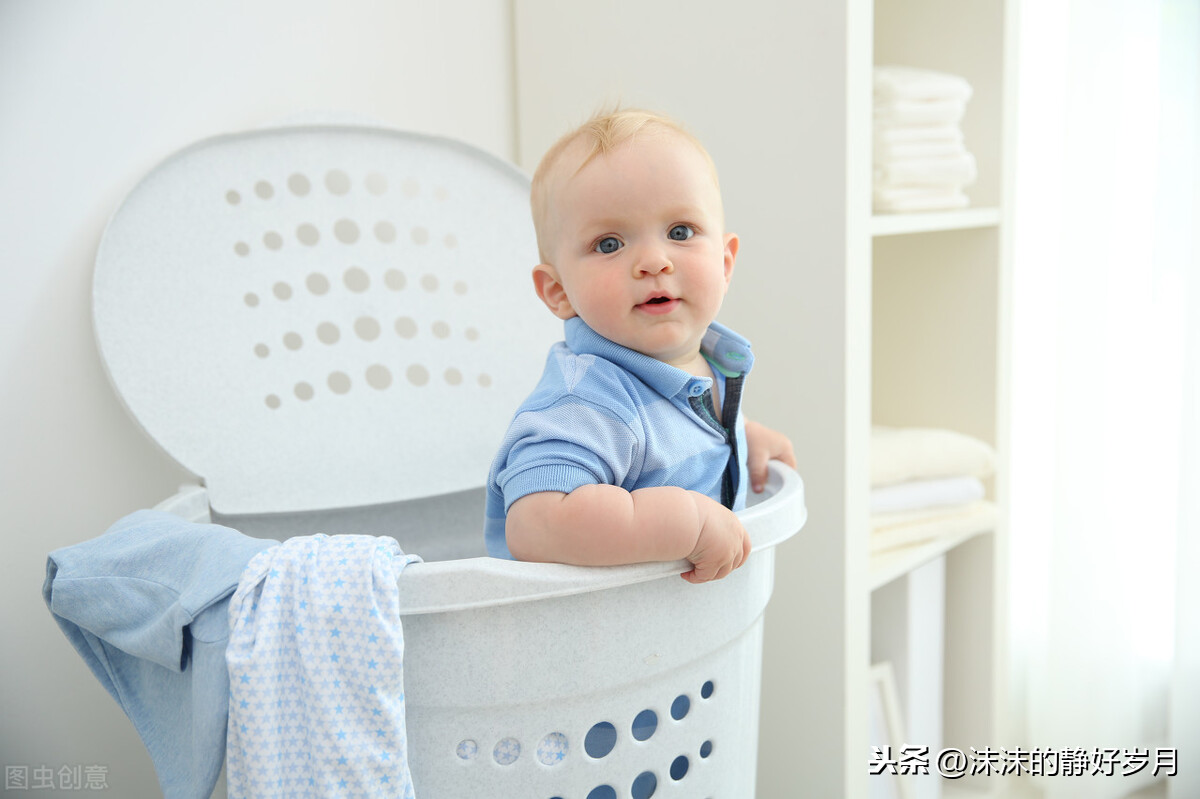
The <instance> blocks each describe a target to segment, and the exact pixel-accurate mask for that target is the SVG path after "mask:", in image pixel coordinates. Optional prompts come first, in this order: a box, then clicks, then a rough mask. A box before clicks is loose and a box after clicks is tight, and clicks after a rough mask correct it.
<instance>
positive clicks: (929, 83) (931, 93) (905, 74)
mask: <svg viewBox="0 0 1200 799" xmlns="http://www.w3.org/2000/svg"><path fill="white" fill-rule="evenodd" d="M873 78H874V86H875V96H876V97H879V98H885V99H889V100H961V101H962V102H966V101H967V100H969V99H970V97H971V94H972V93H973V90H972V89H971V84H970V83H968V82H967V80H966V79H965V78H963V77H961V76H959V75H952V74H950V73H948V72H939V71H936V70H932V69H918V68H916V67H903V66H891V65H888V66H878V67H875V69H874V73H873Z"/></svg>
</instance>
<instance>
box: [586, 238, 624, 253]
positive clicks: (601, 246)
mask: <svg viewBox="0 0 1200 799" xmlns="http://www.w3.org/2000/svg"><path fill="white" fill-rule="evenodd" d="M593 249H595V251H596V252H602V253H604V254H605V255H608V254H609V253H614V252H616V251H617V250H619V249H621V242H620V240H619V239H617V238H616V237H615V236H605V237H604V238H602V239H600V241H598V242H596V246H595V247H594V248H593Z"/></svg>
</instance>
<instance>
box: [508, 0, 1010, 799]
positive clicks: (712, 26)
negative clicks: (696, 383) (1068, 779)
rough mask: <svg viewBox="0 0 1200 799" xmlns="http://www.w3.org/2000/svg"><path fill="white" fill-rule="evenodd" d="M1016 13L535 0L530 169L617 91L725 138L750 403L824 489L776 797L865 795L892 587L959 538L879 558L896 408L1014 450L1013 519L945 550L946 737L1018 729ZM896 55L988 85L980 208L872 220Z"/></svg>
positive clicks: (762, 756)
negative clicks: (873, 653) (1008, 627)
mask: <svg viewBox="0 0 1200 799" xmlns="http://www.w3.org/2000/svg"><path fill="white" fill-rule="evenodd" d="M1014 3H1015V0H969V1H967V2H964V0H875V1H874V2H872V0H840V1H838V0H831V1H829V2H826V1H825V0H822V2H805V3H788V2H783V0H770V1H769V0H743V2H739V3H736V4H732V3H727V2H718V0H696V2H692V3H688V4H680V3H672V2H666V0H650V1H649V2H647V1H646V0H605V2H599V3H587V4H584V3H562V2H557V0H515V3H514V6H513V14H514V19H513V33H514V39H513V42H514V60H515V72H514V74H515V96H516V104H517V113H516V120H517V131H516V138H517V141H518V154H517V155H518V160H519V162H520V163H521V164H522V165H523V166H524V167H525V168H526V169H528V170H532V169H533V168H534V167H535V166H536V164H537V161H538V159H539V158H540V156H541V154H542V153H543V152H544V151H545V150H546V148H547V147H548V146H549V145H550V144H551V143H552V142H553V141H554V140H555V139H556V138H557V137H558V136H559V135H560V134H562V133H563V132H565V131H566V130H567V129H568V128H569V127H571V126H573V125H574V124H577V123H578V122H581V121H582V120H583V119H584V118H586V117H587V116H588V115H589V114H590V113H591V112H592V111H594V110H596V109H597V108H598V107H600V106H601V105H603V104H605V103H609V104H611V103H614V102H618V101H619V102H621V103H622V104H623V105H625V106H642V107H648V108H653V109H656V110H661V111H665V112H666V113H669V114H671V115H672V116H674V117H676V118H677V119H680V120H682V121H683V122H684V123H685V125H686V126H687V127H688V128H689V129H690V130H691V131H692V132H694V133H695V134H696V135H697V136H698V137H699V138H700V140H701V141H703V142H704V143H705V145H706V147H707V148H708V149H709V151H710V152H711V153H712V156H713V158H714V160H715V162H716V164H717V167H718V169H719V170H720V176H721V188H722V193H723V195H724V199H725V208H726V216H727V222H728V227H729V229H730V230H734V231H736V232H737V233H738V234H739V235H740V236H741V245H742V247H741V252H740V254H739V259H738V265H737V270H736V272H735V274H734V279H733V287H732V289H731V291H730V294H729V296H728V298H727V300H726V304H725V307H724V309H723V311H722V314H721V319H722V321H723V322H725V323H726V324H729V325H730V326H732V327H734V328H735V329H737V330H739V331H740V332H743V333H745V334H746V335H747V336H748V337H749V338H750V339H751V340H752V341H753V342H754V348H755V353H756V356H757V359H758V365H757V366H756V368H755V373H754V374H753V375H752V376H751V380H750V382H749V384H748V387H747V399H746V403H747V405H746V408H747V412H748V414H749V415H750V416H751V417H752V418H756V419H758V420H760V421H763V422H764V423H766V424H769V425H771V426H774V427H777V428H779V429H781V430H783V431H784V432H785V433H787V434H788V435H789V436H790V437H791V438H792V441H793V443H794V444H795V446H796V450H797V457H798V460H799V462H800V472H801V474H802V475H803V476H804V478H805V482H806V488H807V498H808V503H809V522H808V525H807V527H806V529H805V531H804V533H803V534H802V535H801V536H797V537H796V539H794V540H793V541H792V542H791V543H789V544H788V545H785V546H784V547H781V548H780V551H779V553H778V560H777V571H776V585H775V594H774V598H773V599H772V602H771V605H770V606H769V607H768V609H767V612H766V634H765V643H764V666H763V686H762V697H763V701H762V710H761V731H762V732H761V735H760V741H759V782H758V791H757V797H758V798H759V799H793V798H794V797H796V796H821V797H851V798H852V799H854V798H856V797H864V796H866V794H867V764H868V760H869V752H868V746H869V745H870V743H871V742H870V741H869V740H868V734H867V715H868V712H867V685H868V665H869V641H870V610H869V609H870V597H871V591H872V587H873V586H874V585H876V584H878V583H879V581H881V580H884V579H885V578H886V577H887V575H888V574H893V575H895V574H901V573H904V572H905V571H907V570H909V569H912V568H915V567H916V566H917V565H919V564H920V563H922V562H925V561H928V560H932V559H933V558H935V557H937V556H938V555H939V554H941V553H942V551H944V550H945V549H946V546H945V545H944V544H943V545H940V546H936V547H931V548H926V549H925V550H924V551H919V552H918V554H917V555H916V556H912V553H910V556H909V557H905V558H895V557H893V558H891V559H889V560H886V561H876V563H875V564H874V567H873V566H872V564H871V563H870V560H869V556H868V548H867V547H868V535H869V516H868V512H867V503H868V493H869V452H868V448H869V438H870V427H871V424H872V422H873V421H874V422H877V423H881V424H896V425H922V426H935V427H947V428H951V429H956V430H960V431H962V432H964V433H967V434H969V435H973V436H975V437H977V438H980V439H983V440H985V441H988V442H990V443H992V444H993V445H995V446H996V447H997V449H998V451H999V453H1000V471H999V474H998V475H997V478H996V479H995V480H994V481H992V484H991V485H989V493H990V498H991V499H994V500H996V501H997V502H998V503H999V504H1000V506H1001V527H1000V529H997V530H996V531H993V532H991V533H988V534H984V535H978V536H974V537H972V538H970V539H968V540H965V541H961V542H959V543H958V545H957V546H954V547H952V548H950V549H949V551H948V552H946V554H947V558H946V571H945V590H946V594H947V597H948V601H947V603H946V605H947V608H948V609H949V610H948V613H947V616H946V618H945V624H944V631H945V642H946V654H945V661H944V669H943V671H944V675H945V691H946V693H945V703H944V704H945V707H946V717H945V719H944V722H945V723H944V725H943V729H944V733H945V736H946V742H947V745H957V746H962V747H968V746H976V747H984V746H993V747H998V746H1002V745H1003V744H1004V739H1003V738H1002V737H1001V736H1002V734H1003V733H1004V730H1003V729H1002V728H1001V726H1000V725H1001V723H1002V710H1003V703H1004V699H1003V693H1004V692H1003V687H1004V681H1005V679H1006V678H1005V675H1004V671H1003V668H1002V666H1003V663H1004V647H1003V640H1004V606H1003V603H1002V601H1001V597H1002V595H1003V592H1004V590H1005V575H1004V568H1003V564H1004V562H1005V534H1004V530H1003V519H1004V517H1005V514H1004V513H1003V506H1004V501H1005V497H1004V492H1005V474H1004V468H1005V467H1004V464H1005V462H1006V458H1005V449H1006V446H1005V440H1006V435H1007V433H1006V419H1007V399H1006V397H1007V393H1008V388H1007V357H1008V355H1007V353H1008V338H1009V336H1008V317H1009V308H1008V295H1009V281H1010V269H1009V265H1008V258H1009V246H1008V240H1009V235H1010V219H1011V211H1010V208H1009V205H1008V203H1009V199H1008V198H1010V197H1011V195H1012V192H1011V190H1010V188H1011V187H1010V184H1011V177H1010V176H1011V166H1012V162H1011V155H1010V154H1011V150H1012V129H1013V125H1012V115H1011V113H1010V110H1011V106H1012V101H1011V100H1012V89H1013V77H1014V75H1015V68H1014V64H1013V57H1012V53H1013V49H1014V48H1013V41H1012V35H1013V33H1012V32H1013V31H1015V19H1014V16H1015V11H1014ZM876 62H878V63H881V64H882V63H895V64H907V65H911V66H918V67H928V68H932V69H938V70H942V71H947V72H951V73H955V74H959V75H962V76H963V77H965V78H966V79H967V80H968V81H969V82H970V83H971V84H972V86H973V88H974V96H973V98H972V99H971V101H970V103H969V105H968V110H967V115H966V117H965V119H964V121H963V130H964V135H965V139H966V143H967V146H968V148H969V149H970V150H971V152H972V153H974V155H975V156H976V160H977V162H978V167H979V178H978V180H977V182H976V183H975V184H974V185H973V186H971V187H970V188H969V189H968V190H967V193H968V195H969V196H970V198H971V206H970V207H969V208H967V209H965V210H961V211H955V212H944V213H931V214H917V215H911V214H910V215H887V216H873V215H872V213H871V124H872V123H871V114H872V111H871V98H872V86H871V68H872V66H873V64H874V63H876ZM530 266H531V267H532V266H533V264H532V263H531V264H530ZM514 279H524V276H515V277H514ZM918 550H919V548H918ZM883 569H889V570H890V572H887V573H885V572H884V571H883Z"/></svg>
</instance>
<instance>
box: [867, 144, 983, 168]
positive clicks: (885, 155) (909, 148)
mask: <svg viewBox="0 0 1200 799" xmlns="http://www.w3.org/2000/svg"><path fill="white" fill-rule="evenodd" d="M873 149H874V155H875V161H876V162H884V163H887V162H890V161H902V160H906V159H910V158H944V157H953V156H961V155H966V154H967V148H966V147H965V146H963V143H962V140H961V139H960V140H959V141H937V140H934V141H920V140H917V141H900V142H890V141H879V140H878V139H877V140H876V141H875V143H874V148H873Z"/></svg>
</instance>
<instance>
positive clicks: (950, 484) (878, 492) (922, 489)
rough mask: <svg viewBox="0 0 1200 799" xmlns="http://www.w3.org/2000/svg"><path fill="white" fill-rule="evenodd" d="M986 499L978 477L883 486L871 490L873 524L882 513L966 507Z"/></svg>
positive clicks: (914, 481)
mask: <svg viewBox="0 0 1200 799" xmlns="http://www.w3.org/2000/svg"><path fill="white" fill-rule="evenodd" d="M983 495H984V489H983V483H982V482H980V481H979V478H977V477H938V478H935V479H933V480H912V481H909V482H907V483H894V484H892V485H889V486H880V487H879V488H873V489H871V514H872V520H874V515H875V514H879V513H895V512H897V511H916V510H928V509H929V508H943V507H945V506H947V505H966V504H968V503H971V502H975V501H977V500H980V499H983Z"/></svg>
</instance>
